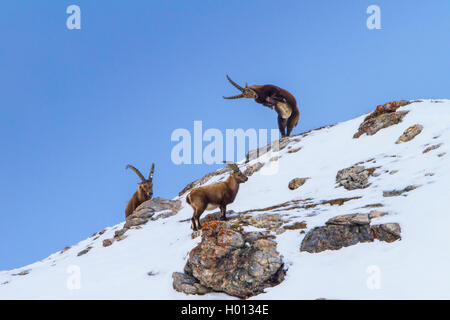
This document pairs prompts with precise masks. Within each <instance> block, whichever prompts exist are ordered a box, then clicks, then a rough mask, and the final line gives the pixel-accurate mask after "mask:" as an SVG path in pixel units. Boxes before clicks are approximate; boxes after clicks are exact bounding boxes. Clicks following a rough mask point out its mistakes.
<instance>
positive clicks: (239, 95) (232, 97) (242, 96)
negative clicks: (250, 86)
mask: <svg viewBox="0 0 450 320" xmlns="http://www.w3.org/2000/svg"><path fill="white" fill-rule="evenodd" d="M223 98H224V99H240V98H245V97H244V95H243V94H242V93H241V94H238V95H237V96H231V97H223Z"/></svg>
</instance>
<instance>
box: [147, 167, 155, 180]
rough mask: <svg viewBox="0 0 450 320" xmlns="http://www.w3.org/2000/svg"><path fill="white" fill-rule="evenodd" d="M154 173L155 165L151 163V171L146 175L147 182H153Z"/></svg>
mask: <svg viewBox="0 0 450 320" xmlns="http://www.w3.org/2000/svg"><path fill="white" fill-rule="evenodd" d="M154 172H155V164H154V163H152V169H151V170H150V174H149V175H148V180H150V181H151V180H153V173H154Z"/></svg>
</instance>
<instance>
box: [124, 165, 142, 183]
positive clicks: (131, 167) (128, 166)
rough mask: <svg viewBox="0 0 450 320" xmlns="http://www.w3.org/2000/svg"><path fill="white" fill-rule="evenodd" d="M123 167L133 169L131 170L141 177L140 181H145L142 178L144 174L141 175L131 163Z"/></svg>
mask: <svg viewBox="0 0 450 320" xmlns="http://www.w3.org/2000/svg"><path fill="white" fill-rule="evenodd" d="M125 169H131V170H133V171H134V172H135V173H136V174H137V175H138V176H139V178H141V180H142V182H145V181H146V180H145V178H144V176H143V175H142V173H141V172H140V171H139V170H138V169H136V168H135V167H133V166H132V165H129V164H127V166H126V167H125Z"/></svg>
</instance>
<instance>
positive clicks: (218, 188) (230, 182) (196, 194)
mask: <svg viewBox="0 0 450 320" xmlns="http://www.w3.org/2000/svg"><path fill="white" fill-rule="evenodd" d="M226 163H227V164H228V166H229V167H230V168H231V170H232V171H231V174H230V176H229V177H228V179H227V180H225V181H223V182H217V183H214V184H211V185H208V186H202V187H197V188H195V189H194V190H192V191H191V192H190V193H189V194H188V195H187V197H186V202H187V203H188V204H189V205H190V206H191V207H192V209H193V210H194V214H193V216H192V219H191V221H192V229H193V230H194V231H197V230H199V229H201V228H202V226H201V224H200V216H201V215H202V213H203V212H204V211H205V210H208V211H209V210H214V209H217V208H220V213H221V217H220V218H221V219H222V220H226V219H227V217H226V216H225V214H226V212H227V205H228V204H230V203H232V202H233V201H234V199H235V198H236V195H237V193H238V190H239V184H240V183H244V182H246V181H247V180H248V178H247V176H246V175H245V174H243V173H242V172H241V171H240V170H239V167H238V166H237V164H235V163H232V162H226Z"/></svg>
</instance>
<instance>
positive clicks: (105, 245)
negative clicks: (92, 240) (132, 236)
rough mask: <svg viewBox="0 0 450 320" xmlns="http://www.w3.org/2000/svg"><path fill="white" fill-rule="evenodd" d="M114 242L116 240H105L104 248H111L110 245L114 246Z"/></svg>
mask: <svg viewBox="0 0 450 320" xmlns="http://www.w3.org/2000/svg"><path fill="white" fill-rule="evenodd" d="M113 242H114V239H105V240H103V246H104V247H109V246H110V245H112V244H113Z"/></svg>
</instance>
